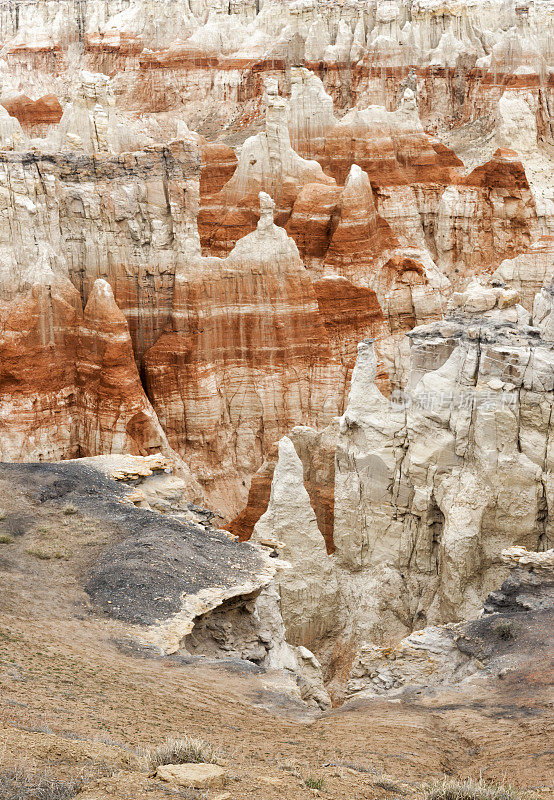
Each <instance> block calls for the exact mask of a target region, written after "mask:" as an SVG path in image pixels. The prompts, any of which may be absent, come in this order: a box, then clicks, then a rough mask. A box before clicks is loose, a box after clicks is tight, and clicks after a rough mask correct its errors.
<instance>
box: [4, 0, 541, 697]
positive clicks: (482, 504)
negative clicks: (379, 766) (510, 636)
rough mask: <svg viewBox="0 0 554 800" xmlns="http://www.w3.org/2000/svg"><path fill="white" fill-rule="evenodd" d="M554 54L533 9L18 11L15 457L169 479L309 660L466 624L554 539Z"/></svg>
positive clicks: (536, 5) (11, 320) (10, 156)
mask: <svg viewBox="0 0 554 800" xmlns="http://www.w3.org/2000/svg"><path fill="white" fill-rule="evenodd" d="M553 41H554V17H553V13H552V4H551V3H549V2H547V1H546V0H535V2H533V3H531V2H529V3H528V2H518V3H515V2H507V3H502V4H499V3H498V2H496V0H485V2H473V0H467V2H458V0H447V1H446V2H441V3H439V2H435V0H402V2H393V1H392V0H348V2H344V3H330V2H326V0H301V2H294V3H292V2H285V1H284V0H260V1H259V2H258V0H241V2H232V3H228V2H226V3H223V2H220V0H216V2H215V3H214V2H210V3H208V2H206V1H205V0H195V2H193V3H190V2H188V0H176V1H175V2H173V3H171V4H168V3H166V2H162V0H128V1H126V2H125V3H123V4H122V3H120V2H119V1H118V0H88V2H86V3H82V2H79V3H69V2H61V1H58V0H52V2H48V3H44V2H41V1H40V0H13V1H12V2H11V3H10V4H8V5H7V6H6V7H4V8H3V9H2V10H1V11H0V43H1V48H2V49H1V53H0V75H1V78H2V89H1V93H0V188H1V191H0V211H1V214H0V392H1V394H0V457H1V458H2V459H4V460H9V461H35V460H57V459H73V458H77V457H84V456H86V457H96V456H104V455H105V456H112V457H113V456H124V455H129V454H131V455H142V456H148V455H152V454H154V453H161V454H162V455H163V456H164V457H167V458H170V459H171V460H172V462H173V463H174V464H175V469H176V471H177V472H179V480H183V481H184V484H183V488H184V489H185V490H186V491H187V492H189V499H190V500H199V501H200V500H201V499H202V500H203V502H205V503H206V504H207V505H209V507H210V508H211V509H212V510H213V511H216V512H218V513H219V514H220V516H221V517H222V518H224V520H225V521H226V522H227V523H229V527H230V529H231V530H232V531H233V532H235V533H238V534H239V536H240V538H242V539H247V538H248V537H249V536H250V534H251V533H252V530H253V528H254V526H255V525H256V523H257V525H256V531H255V535H254V536H255V538H257V539H260V540H262V539H263V540H267V541H269V542H277V543H278V544H276V545H275V546H276V548H277V550H278V551H280V550H283V553H282V555H283V558H282V559H279V562H280V563H279V564H277V573H276V579H275V586H277V587H278V590H279V594H277V593H276V590H274V589H273V588H268V590H267V593H265V594H264V593H261V594H260V596H259V597H258V598H256V603H258V602H259V603H261V604H264V603H265V610H264V611H263V613H262V612H258V611H257V612H256V613H259V614H261V616H262V617H263V618H264V619H265V620H268V619H271V620H273V622H272V623H271V625H270V623H269V622H267V625H269V626H270V627H271V626H273V628H272V630H273V633H272V634H271V636H273V637H274V638H275V641H276V642H277V641H279V642H281V643H284V644H283V648H285V645H286V647H292V646H294V647H295V648H298V647H302V646H306V647H309V648H310V649H312V647H313V648H314V649H315V651H316V654H317V655H321V657H322V658H323V659H324V660H325V662H326V664H329V663H330V662H331V655H332V651H333V650H334V651H335V653H334V655H333V659H334V661H335V662H336V663H337V664H338V663H339V662H341V659H342V661H343V662H344V661H346V660H347V659H346V656H345V655H344V654H345V653H346V652H350V651H351V650H352V648H356V647H358V645H360V644H361V643H362V642H364V641H366V640H371V641H372V643H373V644H379V643H381V644H388V643H391V642H395V641H397V640H398V638H399V637H402V636H405V635H407V634H410V633H411V632H412V631H413V630H414V629H417V628H421V627H423V626H425V625H428V624H442V623H443V622H448V621H459V620H463V619H467V618H468V617H470V616H471V615H474V614H475V613H476V612H477V611H478V609H479V608H480V607H481V606H482V603H483V601H484V598H485V595H486V594H487V592H489V591H490V590H492V589H493V588H494V587H495V586H496V585H498V583H499V581H500V579H501V578H502V577H503V576H504V573H505V566H504V565H503V564H502V563H501V562H500V560H499V559H500V556H499V554H500V551H501V550H502V548H504V547H509V546H513V545H521V546H526V547H528V548H529V549H531V550H536V549H537V548H539V549H540V548H546V547H547V546H548V543H549V541H550V539H551V530H550V528H551V519H550V509H551V507H552V503H551V501H552V498H551V491H552V486H551V476H550V474H551V470H550V460H551V453H550V445H549V439H548V434H547V430H548V426H549V424H550V411H551V404H552V385H551V382H552V368H553V364H552V344H551V343H552V341H553V339H554V333H553V331H554V327H553V326H554V322H553V320H554V315H553V313H552V308H553V304H552V296H553V293H552V288H551V281H552V277H553V275H554V260H553V247H552V239H553V236H554V189H553V186H554V182H553V181H552V175H553V153H554V127H553V122H552V108H553V107H554V96H553V92H552V90H553V87H554V80H553V73H552V69H551V67H550V66H549V65H550V64H552V61H553V55H554V52H553V49H552V42H553ZM489 278H490V282H488V281H489ZM535 298H536V299H535ZM449 303H450V305H449ZM531 314H532V325H531V326H530V324H529V323H530V315H531ZM370 340H374V346H373V344H372V343H371V342H370ZM360 342H362V344H361V345H360V346H359V349H358V345H359V343H360ZM357 353H358V360H357V362H356V354H357ZM355 364H356V366H355ZM285 434H288V435H287V437H286V438H284V439H283V436H284V435H285ZM279 441H280V444H279V446H278V450H279V452H278V453H277V443H278V442H279ZM272 481H273V483H272ZM247 501H248V502H247ZM239 512H240V513H239ZM237 513H238V514H239V515H238V516H236V515H237ZM233 518H235V519H234V520H233V521H231V520H232V519H233ZM260 518H261V519H260ZM299 531H302V532H303V536H304V539H303V540H302V541H301V542H300V539H299ZM271 546H273V545H271ZM284 561H288V562H289V563H290V565H291V567H290V568H289V569H287V568H286V566H285V565H284V563H282V562H284ZM245 602H246V601H245ZM248 602H250V601H248ZM252 602H254V600H252ZM279 603H280V604H281V610H279ZM300 607H302V614H300V613H299V608H300ZM323 609H324V610H325V613H324V614H323V613H322V610H323ZM227 610H229V609H226V611H225V613H227ZM229 611H230V610H229ZM243 611H244V608H243V604H242V601H241V604H240V608H238V609H237V608H235V609H234V610H233V615H234V617H233V618H234V619H235V620H236V621H237V620H238V619H239V618H241V617H242V615H243ZM250 613H251V612H250V611H248V614H250ZM252 613H253V612H252ZM281 613H282V618H281V617H280V616H279V614H281ZM248 614H247V616H248ZM264 615H265V616H264ZM260 618H261V617H260ZM248 619H249V620H250V617H249V616H248ZM243 621H244V620H243ZM250 622H251V620H250V621H249V622H248V625H250ZM220 623H221V625H224V621H223V622H222V621H221V620H220ZM209 624H210V625H211V624H212V622H210V623H209ZM214 624H215V623H214ZM225 624H226V623H225ZM241 624H242V623H241ZM265 624H266V623H264V625H265ZM221 625H220V627H219V628H218V630H219V632H220V633H221V630H220V629H221ZM237 625H239V622H238V621H237ZM248 625H247V627H248ZM216 627H217V626H216ZM239 627H240V625H239ZM262 627H263V626H262ZM208 628H209V625H208V624H207V623H206V630H204V632H203V633H202V635H201V634H200V628H199V629H198V630H197V632H196V634H195V636H196V639H195V641H194V642H193V641H192V640H191V642H190V647H191V648H192V649H196V650H195V652H196V651H198V652H200V650H201V648H202V647H207V646H208V645H207V642H208V640H209V638H210V636H211V634H209V631H208ZM256 630H258V629H256ZM212 632H213V631H212ZM258 632H259V631H258ZM220 633H218V634H217V635H218V636H219V635H220ZM266 633H267V631H266ZM245 635H246V634H245ZM249 635H250V634H249ZM252 635H253V636H254V634H252ZM264 635H265V634H264ZM267 635H269V634H267ZM271 636H270V639H271ZM212 638H214V637H212ZM216 638H217V637H216ZM239 638H240V637H239ZM247 638H248V637H247ZM266 638H267V637H266ZM286 639H288V642H287V641H286ZM249 641H250V639H249ZM262 641H263V636H262V637H261V638H260V637H258V633H256V634H255V636H254V638H253V639H252V640H251V643H253V644H252V649H251V650H249V649H248V647H245V648H243V650H242V651H241V652H242V653H243V655H244V653H246V652H250V653H252V652H255V653H258V654H259V652H261V651H259V650H258V648H259V647H260V646H262V645H260V642H262ZM227 644H229V642H228V643H227ZM210 646H212V645H210ZM229 646H231V644H229ZM241 646H242V645H241ZM233 647H234V645H233ZM237 647H238V646H237ZM276 647H277V646H276ZM279 648H280V645H279V647H277V650H279ZM239 649H240V648H239ZM285 649H286V648H285ZM269 650H271V647H269V648H264V652H265V655H264V656H263V659H267V663H269V662H270V661H271V659H274V661H275V663H284V660H286V658H289V655H290V654H289V655H287V656H286V658H285V656H283V658H282V659H281V660H279V659H280V658H281V656H279V657H277V656H276V655H275V654H273V656H271V658H270V656H269V655H268V652H269ZM266 651H267V652H266ZM237 652H238V651H237ZM283 652H284V650H283ZM287 652H288V651H287ZM291 652H292V651H291ZM299 653H300V651H295V653H294V658H293V656H290V658H292V659H293V660H294V659H297V660H298V659H300V660H301V661H302V660H303V663H304V667H305V669H306V670H307V671H308V672H309V671H310V670H311V669H312V667H313V669H314V670H315V671H316V672H317V669H316V667H315V666H314V664H313V662H312V661H311V660H310V659H312V656H311V655H310V654H308V655H306V653H304V655H301V654H300V655H299ZM263 659H262V660H263ZM283 659H284V660H283ZM291 663H292V662H291ZM294 663H297V661H295V662H294ZM298 663H299V662H298ZM309 664H311V665H312V666H311V667H309ZM320 688H321V687H320ZM314 691H315V690H314ZM317 691H318V692H319V689H318V690H317ZM321 691H323V690H321ZM318 696H319V698H320V699H319V700H318V701H317V702H318V703H319V704H320V705H321V704H322V703H323V704H324V703H325V702H326V701H325V699H321V698H322V697H324V696H323V695H322V694H320V695H318Z"/></svg>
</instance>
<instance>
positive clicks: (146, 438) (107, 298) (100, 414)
mask: <svg viewBox="0 0 554 800" xmlns="http://www.w3.org/2000/svg"><path fill="white" fill-rule="evenodd" d="M76 372H77V389H78V405H79V408H78V411H79V455H80V456H89V455H99V454H102V453H129V454H131V455H141V456H145V455H149V454H150V453H157V452H163V451H165V452H167V451H168V450H169V446H168V443H167V438H166V436H165V433H164V432H163V430H162V428H161V426H160V423H159V422H158V418H157V417H156V414H155V412H154V410H153V408H152V406H151V405H150V403H149V401H148V399H147V398H146V396H145V394H144V389H143V388H142V384H141V382H140V378H139V374H138V370H137V367H136V364H135V360H134V357H133V347H132V344H131V336H130V334H129V328H128V326H127V321H126V319H125V316H124V314H123V312H122V311H121V310H120V309H119V308H118V306H117V305H116V303H115V300H114V296H113V292H112V290H111V287H110V285H109V283H107V282H106V281H104V280H101V279H99V280H97V281H95V283H94V286H93V288H92V291H91V293H90V295H89V298H88V302H87V304H86V306H85V311H84V314H83V321H82V323H81V324H80V326H79V331H78V339H77V353H76Z"/></svg>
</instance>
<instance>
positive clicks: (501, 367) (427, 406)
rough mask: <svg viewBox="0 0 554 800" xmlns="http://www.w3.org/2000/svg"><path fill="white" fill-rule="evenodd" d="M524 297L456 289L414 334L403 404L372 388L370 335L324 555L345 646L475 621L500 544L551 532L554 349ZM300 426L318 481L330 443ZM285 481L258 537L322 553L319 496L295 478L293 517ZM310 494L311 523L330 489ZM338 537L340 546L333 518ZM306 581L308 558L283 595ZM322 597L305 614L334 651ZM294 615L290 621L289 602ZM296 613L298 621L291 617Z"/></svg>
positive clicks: (342, 447) (354, 390)
mask: <svg viewBox="0 0 554 800" xmlns="http://www.w3.org/2000/svg"><path fill="white" fill-rule="evenodd" d="M516 301H517V295H516V294H515V292H513V291H510V290H503V289H499V288H494V287H492V286H489V287H487V286H478V285H474V286H472V287H470V289H468V291H467V292H465V293H463V294H456V295H454V298H453V305H452V311H451V313H450V315H449V316H448V317H447V319H446V320H445V321H444V322H442V323H434V324H431V325H429V326H423V327H419V328H416V329H415V330H414V331H413V332H412V334H411V336H410V338H411V341H412V345H411V369H410V375H409V381H408V387H409V393H408V394H406V395H403V396H401V397H396V398H393V402H392V404H391V402H390V401H389V400H387V399H386V398H385V397H383V395H382V394H381V393H380V392H379V390H378V389H377V388H376V386H375V376H376V359H375V354H374V350H373V344H372V343H371V342H364V343H362V344H361V345H360V348H359V354H358V360H357V362H356V368H355V370H354V374H353V376H352V384H351V389H350V394H349V401H348V406H347V408H346V411H345V413H344V415H343V416H342V417H341V418H340V425H339V427H338V429H337V428H335V429H334V432H333V430H332V429H329V434H330V435H331V436H332V437H333V438H334V476H333V475H331V474H330V472H329V471H327V475H326V479H327V480H328V481H329V480H332V481H333V486H334V489H333V503H332V507H333V535H332V542H333V548H334V552H333V553H332V554H329V555H328V556H327V558H326V559H319V562H320V563H321V566H320V571H321V577H320V583H319V585H324V586H326V587H327V586H329V585H330V584H329V580H324V579H323V571H325V570H327V571H329V570H330V571H331V573H332V574H333V575H334V578H335V579H336V581H337V582H338V597H339V599H338V607H339V612H338V619H340V620H341V621H343V622H342V631H341V637H342V640H343V642H345V643H346V642H354V643H356V642H358V643H359V642H360V641H363V640H364V639H369V640H371V641H373V642H376V643H380V644H387V643H391V642H394V641H395V640H397V639H398V638H400V637H401V636H402V635H405V634H406V633H410V631H412V630H414V629H419V628H422V627H423V626H425V625H426V624H434V625H436V624H440V623H442V622H445V621H452V620H463V619H468V618H470V617H471V616H473V615H475V614H476V613H477V612H478V610H479V608H480V607H481V605H482V603H483V600H484V598H485V597H486V595H487V593H488V592H489V591H491V590H492V589H493V588H494V587H495V586H496V585H498V584H499V583H500V581H501V579H502V576H503V574H505V572H504V567H503V566H502V563H501V561H500V559H499V553H500V550H501V549H502V548H503V547H508V546H513V545H516V544H517V545H519V546H524V547H528V548H530V549H537V548H539V549H541V548H545V547H548V546H549V544H548V543H549V542H551V541H552V538H553V532H552V521H551V519H550V517H549V515H548V511H547V509H548V508H550V503H551V502H552V498H551V492H552V486H551V481H550V478H549V474H550V460H551V453H550V447H549V445H548V442H549V420H550V415H551V410H552V402H553V399H552V398H553V394H552V392H553V386H552V375H553V374H554V371H553V365H552V358H553V351H552V345H551V342H550V341H549V338H548V336H545V335H540V334H539V331H538V329H536V328H529V327H528V320H529V315H528V313H527V312H526V311H525V310H524V309H523V308H522V307H521V306H519V305H518V304H517V302H516ZM537 303H538V301H537ZM547 305H548V304H547V303H546V295H545V300H544V301H543V306H542V307H546V306H547ZM550 308H551V304H550V305H548V308H547V309H546V311H544V310H543V311H542V317H543V318H545V317H546V316H547V311H548V310H549V309H550ZM303 430H305V429H297V431H296V432H295V431H293V440H295V444H296V447H297V450H298V451H299V454H300V453H302V459H303V461H304V468H303V475H304V476H306V475H310V474H313V472H311V470H310V468H309V466H308V468H307V467H306V464H308V465H309V464H310V462H311V463H317V461H318V460H319V461H320V463H321V455H320V454H319V449H320V445H319V440H318V437H316V436H314V433H311V432H306V433H303V432H302V431H303ZM298 440H301V441H302V442H303V444H302V445H300V446H299V445H298ZM288 447H289V450H290V446H288ZM328 447H329V445H328V444H327V445H326V449H328ZM287 452H288V451H287ZM288 458H289V460H290V457H289V456H288ZM296 472H298V466H297V467H296ZM319 476H320V479H321V478H322V477H323V472H322V471H321V470H320V472H319ZM281 477H282V470H281V469H279V466H278V467H277V468H276V471H275V473H274V477H273V487H272V494H271V498H270V501H269V506H268V510H267V512H266V514H265V515H264V516H263V517H262V518H261V520H260V522H259V523H257V525H256V527H255V530H254V536H256V537H257V536H263V537H266V538H267V537H271V536H272V533H274V538H275V539H278V540H280V541H281V542H282V545H276V549H277V550H278V552H279V554H280V555H282V557H283V558H284V559H287V560H291V561H292V562H293V563H295V559H296V558H302V553H304V550H305V549H308V550H310V553H311V549H310V548H311V545H310V542H311V541H312V534H310V535H308V534H306V533H304V532H305V531H306V530H307V529H308V525H307V522H305V524H299V520H298V519H297V517H298V515H299V514H301V513H302V514H303V515H306V514H307V513H308V506H307V499H306V498H307V497H308V495H307V494H306V492H305V490H304V489H303V487H302V486H300V485H299V481H298V480H296V481H293V482H289V483H287V482H286V481H285V480H284V479H283V481H284V483H283V486H285V485H286V486H288V487H289V488H288V491H289V493H290V494H291V497H290V498H289V503H290V507H291V509H296V508H298V509H299V510H298V511H297V512H294V513H292V512H291V515H290V518H289V524H288V526H287V523H286V516H284V513H283V512H282V511H279V509H281V508H283V509H284V508H285V507H286V505H287V500H286V495H285V494H284V492H285V489H284V488H279V486H278V485H277V484H278V482H279V481H281ZM327 486H328V484H327ZM293 487H294V488H293ZM306 488H308V487H307V486H306ZM302 497H303V499H302ZM310 499H311V502H312V503H313V508H314V510H315V512H316V513H314V514H313V517H311V522H310V526H309V530H312V529H314V519H317V510H318V506H319V501H318V495H317V493H314V492H313V491H312V493H311V494H310ZM326 507H327V508H329V504H328V503H327V504H326ZM300 509H303V510H302V511H300ZM303 518H304V517H303ZM306 519H307V517H306ZM314 530H315V529H314ZM320 532H321V533H323V531H321V529H320ZM325 534H326V539H327V540H328V538H329V530H328V528H327V530H326V531H325ZM305 557H306V558H307V559H308V561H309V558H310V557H311V556H310V555H306V556H305ZM309 563H311V562H309ZM311 576H312V571H311V569H308V570H307V576H306V579H307V580H311V581H312V583H311V586H312V587H317V586H318V581H317V579H316V577H315V576H313V577H311ZM300 579H302V571H301V569H300V568H296V569H294V571H293V572H292V573H291V576H290V577H287V572H286V571H285V572H284V573H283V575H282V577H280V578H279V580H280V581H281V582H282V591H283V593H284V596H285V597H286V594H287V592H288V591H289V587H288V581H289V580H290V581H292V582H293V583H294V581H296V580H300ZM312 592H313V593H312V594H310V595H309V601H308V599H306V598H305V604H306V605H305V607H306V609H307V610H306V618H307V619H310V618H311V617H313V618H314V619H313V626H312V628H311V630H310V633H309V634H308V635H311V636H312V639H311V644H312V646H313V647H314V648H315V652H316V653H319V654H321V655H323V656H324V657H326V658H327V659H328V658H329V648H330V640H329V639H328V638H326V636H327V632H326V631H321V629H320V628H319V627H318V626H319V625H321V621H320V620H319V619H318V618H317V608H318V605H319V598H318V594H317V588H315V589H312ZM307 597H308V596H307ZM335 607H336V601H335ZM283 608H284V609H286V601H285V603H284V605H283ZM283 619H284V622H285V626H287V624H288V613H287V611H286V610H285V611H284V612H283ZM333 619H337V617H333V615H331V616H330V617H329V620H330V622H331V624H332V620H333ZM345 620H346V622H344V621H345ZM290 623H291V626H292V629H293V630H296V623H295V615H294V613H292V614H291V617H290ZM335 636H336V631H335ZM314 639H315V643H314Z"/></svg>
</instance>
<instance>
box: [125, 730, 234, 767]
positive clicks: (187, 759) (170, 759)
mask: <svg viewBox="0 0 554 800" xmlns="http://www.w3.org/2000/svg"><path fill="white" fill-rule="evenodd" d="M218 757H219V754H218V752H217V751H216V750H215V749H214V748H213V747H212V746H211V744H208V742H205V741H204V740H203V739H195V738H193V737H192V736H183V737H182V738H181V739H167V740H166V741H165V742H164V743H163V744H161V745H158V747H153V748H151V749H150V750H139V751H138V760H139V765H140V766H141V768H142V769H146V770H148V771H149V772H152V771H154V770H155V769H157V768H158V767H161V766H162V765H163V764H216V763H217V761H218Z"/></svg>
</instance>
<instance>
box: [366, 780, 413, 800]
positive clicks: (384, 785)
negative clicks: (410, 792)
mask: <svg viewBox="0 0 554 800" xmlns="http://www.w3.org/2000/svg"><path fill="white" fill-rule="evenodd" d="M373 785H374V786H379V787H380V788H381V789H384V790H385V792H394V794H396V795H398V796H399V797H403V796H404V795H405V794H406V792H405V791H404V789H403V788H402V787H401V786H399V785H398V783H396V781H393V780H391V779H390V778H385V777H383V778H378V779H377V780H376V781H373Z"/></svg>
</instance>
